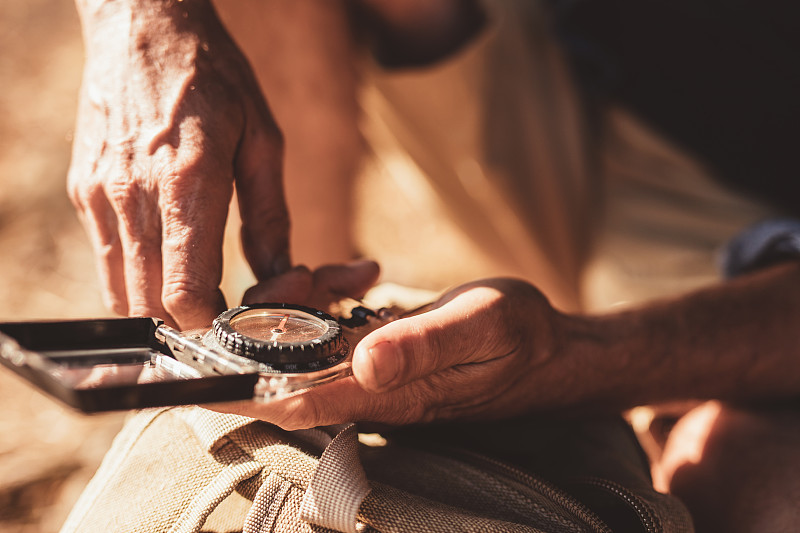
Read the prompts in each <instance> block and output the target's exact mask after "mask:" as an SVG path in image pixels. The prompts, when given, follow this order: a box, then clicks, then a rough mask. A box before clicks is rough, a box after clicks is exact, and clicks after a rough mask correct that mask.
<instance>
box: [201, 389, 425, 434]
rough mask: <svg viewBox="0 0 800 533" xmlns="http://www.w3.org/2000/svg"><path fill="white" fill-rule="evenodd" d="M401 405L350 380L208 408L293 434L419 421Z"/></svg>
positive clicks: (414, 413) (213, 405)
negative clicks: (342, 426)
mask: <svg viewBox="0 0 800 533" xmlns="http://www.w3.org/2000/svg"><path fill="white" fill-rule="evenodd" d="M399 402H402V400H398V399H397V398H393V397H391V396H376V395H374V394H371V393H368V392H366V391H365V390H363V389H362V388H361V387H360V386H359V385H358V383H356V381H355V379H353V378H352V377H349V378H345V379H342V380H339V381H335V382H332V383H328V384H325V385H322V386H319V387H316V388H314V389H311V390H309V391H306V392H303V393H301V394H297V395H294V396H290V397H288V398H284V399H280V400H272V401H270V402H268V403H261V402H254V401H243V402H229V403H222V404H210V405H205V406H204V407H207V408H209V409H212V410H214V411H220V412H224V413H233V414H238V415H242V416H248V417H252V418H257V419H259V420H264V421H265V422H269V423H271V424H275V425H277V426H280V427H281V428H283V429H286V430H289V431H293V430H297V429H308V428H312V427H317V426H326V425H331V424H341V423H347V422H354V421H362V420H377V421H381V422H387V423H393V424H399V423H403V422H412V421H416V420H418V419H412V418H410V416H416V415H417V413H418V412H420V410H413V409H407V408H400V409H397V407H398V404H399ZM392 408H393V409H392Z"/></svg>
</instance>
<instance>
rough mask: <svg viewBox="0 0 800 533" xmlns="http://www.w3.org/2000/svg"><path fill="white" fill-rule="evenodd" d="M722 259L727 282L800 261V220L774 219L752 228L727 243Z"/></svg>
mask: <svg viewBox="0 0 800 533" xmlns="http://www.w3.org/2000/svg"><path fill="white" fill-rule="evenodd" d="M720 259H721V267H722V272H723V274H724V275H725V277H727V278H733V277H736V276H739V275H742V274H746V273H748V272H752V271H754V270H758V269H761V268H765V267H768V266H770V265H774V264H776V263H780V262H783V261H789V260H792V259H800V220H796V219H786V218H782V219H771V220H765V221H763V222H759V223H758V224H755V225H753V226H750V227H749V228H747V229H746V230H744V231H743V232H741V233H740V234H739V235H737V236H736V237H735V238H734V239H733V240H731V242H729V243H728V245H727V246H726V247H725V249H724V250H723V251H722V255H721V258H720Z"/></svg>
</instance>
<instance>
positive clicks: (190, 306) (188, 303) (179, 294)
mask: <svg viewBox="0 0 800 533" xmlns="http://www.w3.org/2000/svg"><path fill="white" fill-rule="evenodd" d="M203 292H204V291H203V290H201V288H200V287H197V286H190V285H188V284H173V285H165V286H164V290H163V295H162V297H161V300H162V303H163V304H164V308H165V309H166V310H167V312H169V313H174V312H183V313H186V312H188V311H190V310H195V309H197V308H199V307H203V306H204V305H206V304H207V303H208V299H207V298H206V297H204V296H203Z"/></svg>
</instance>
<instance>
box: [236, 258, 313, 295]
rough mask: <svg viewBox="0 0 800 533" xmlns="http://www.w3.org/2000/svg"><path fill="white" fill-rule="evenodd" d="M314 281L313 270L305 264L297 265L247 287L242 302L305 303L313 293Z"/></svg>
mask: <svg viewBox="0 0 800 533" xmlns="http://www.w3.org/2000/svg"><path fill="white" fill-rule="evenodd" d="M312 283H313V282H312V275H311V271H309V270H308V268H307V267H305V266H303V265H300V266H296V267H294V268H293V269H291V270H290V271H288V272H286V273H285V274H281V275H279V276H276V277H273V278H269V279H267V280H265V281H262V282H260V283H258V284H256V285H254V286H253V287H250V288H249V289H247V291H245V293H244V297H243V298H242V303H244V304H245V305H247V304H256V303H265V302H286V303H305V302H306V301H307V300H308V298H309V295H310V294H311V288H312Z"/></svg>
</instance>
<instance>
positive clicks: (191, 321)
mask: <svg viewBox="0 0 800 533" xmlns="http://www.w3.org/2000/svg"><path fill="white" fill-rule="evenodd" d="M179 168H181V171H180V173H179V175H176V176H174V177H172V178H171V179H168V180H164V181H163V183H164V184H163V185H162V186H161V189H160V191H159V207H160V211H161V224H162V232H161V239H162V245H161V249H162V253H163V273H162V276H163V286H162V287H161V294H160V298H161V301H163V303H164V308H165V309H166V311H167V312H168V313H169V314H170V315H171V316H172V317H173V318H174V319H175V321H176V322H177V324H178V326H179V327H180V328H181V329H184V330H186V329H194V328H199V327H203V326H207V325H209V324H211V322H212V320H213V319H214V318H215V317H216V316H217V315H218V314H219V313H220V312H222V311H223V310H224V309H225V307H226V306H225V299H224V297H223V296H222V292H221V291H220V289H219V284H220V281H221V279H222V243H223V239H224V233H225V220H226V218H227V215H228V204H229V202H230V199H231V195H232V187H231V182H232V177H231V176H230V173H229V171H228V174H227V177H226V176H225V172H224V170H223V169H220V168H219V166H218V165H216V164H215V162H214V161H209V160H207V159H205V158H204V157H203V156H200V157H199V158H198V159H196V160H194V161H185V162H184V164H182V165H180V166H179Z"/></svg>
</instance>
